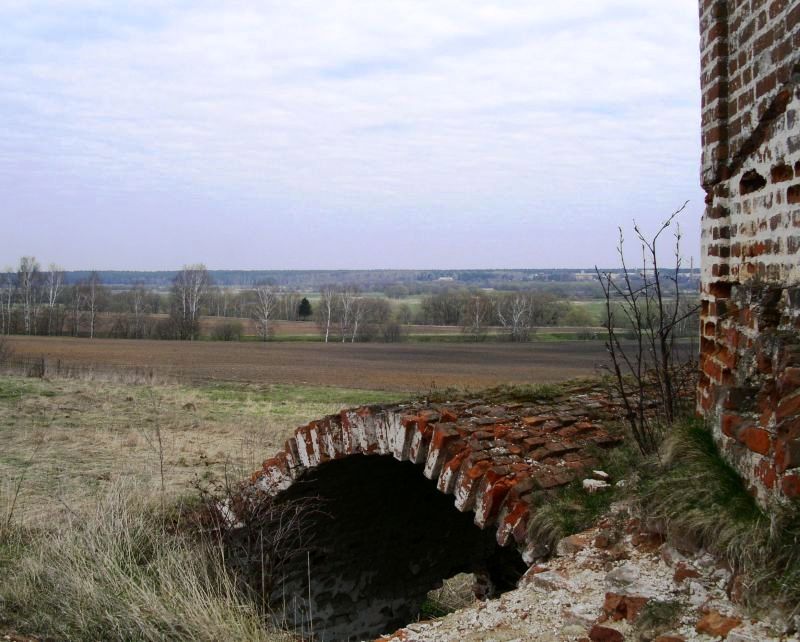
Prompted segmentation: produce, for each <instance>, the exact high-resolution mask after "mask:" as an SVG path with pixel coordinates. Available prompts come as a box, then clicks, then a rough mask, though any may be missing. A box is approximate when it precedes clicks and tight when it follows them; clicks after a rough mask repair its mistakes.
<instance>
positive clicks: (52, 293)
mask: <svg viewBox="0 0 800 642" xmlns="http://www.w3.org/2000/svg"><path fill="white" fill-rule="evenodd" d="M63 287H64V270H63V269H62V268H61V267H60V266H58V265H56V264H55V263H51V264H50V266H49V267H48V268H47V274H46V276H45V288H44V292H45V295H46V296H47V334H48V335H52V334H53V328H54V325H55V321H56V318H59V319H61V320H60V322H59V334H60V332H61V331H60V328H61V326H62V324H63V317H62V316H61V315H59V314H58V310H57V308H56V305H57V304H58V297H59V295H60V294H61V290H62V288H63Z"/></svg>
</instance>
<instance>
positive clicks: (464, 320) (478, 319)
mask: <svg viewBox="0 0 800 642" xmlns="http://www.w3.org/2000/svg"><path fill="white" fill-rule="evenodd" d="M491 308H492V305H491V302H490V301H489V297H487V296H486V295H485V294H482V293H480V292H473V293H472V294H470V296H469V297H468V298H467V299H466V300H465V301H464V308H463V310H462V316H461V329H462V330H463V331H464V332H465V333H467V334H470V335H472V338H473V339H474V340H475V341H482V340H483V339H485V338H486V330H487V328H486V326H487V324H488V322H489V316H490V314H491Z"/></svg>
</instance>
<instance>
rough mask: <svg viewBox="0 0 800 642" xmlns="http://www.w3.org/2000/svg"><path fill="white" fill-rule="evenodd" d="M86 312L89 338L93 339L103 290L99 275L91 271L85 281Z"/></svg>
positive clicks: (103, 296) (103, 299)
mask: <svg viewBox="0 0 800 642" xmlns="http://www.w3.org/2000/svg"><path fill="white" fill-rule="evenodd" d="M84 301H85V303H86V311H87V312H88V314H89V338H90V339H94V333H95V326H96V323H97V313H98V312H99V311H100V308H101V306H102V304H103V303H104V302H105V290H104V289H103V282H102V281H101V279H100V275H99V274H98V273H97V272H95V271H92V273H91V274H90V275H89V278H88V279H87V281H86V287H85V297H84Z"/></svg>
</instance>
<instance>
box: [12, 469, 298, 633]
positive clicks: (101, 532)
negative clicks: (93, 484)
mask: <svg viewBox="0 0 800 642" xmlns="http://www.w3.org/2000/svg"><path fill="white" fill-rule="evenodd" d="M171 524H172V526H171ZM0 539H2V542H0V551H6V554H7V558H6V560H5V563H4V564H3V566H4V568H2V570H3V575H4V577H3V581H2V583H0V622H2V621H5V622H6V623H8V624H11V625H12V626H14V627H16V628H18V629H21V630H25V631H29V632H31V633H35V634H38V635H44V636H51V637H55V638H57V639H69V640H78V641H80V640H101V639H102V640H209V641H210V640H224V639H230V640H256V641H271V640H288V639H290V638H289V636H288V635H285V634H282V633H281V632H276V631H271V630H268V629H267V628H266V627H265V625H264V619H263V617H262V614H260V613H258V612H257V610H256V608H255V607H254V606H253V604H252V603H250V602H249V601H247V600H246V599H245V598H243V597H242V596H240V594H239V593H237V589H236V582H235V579H234V578H232V577H231V576H230V575H229V573H228V572H227V571H226V569H225V565H224V559H223V553H222V551H221V549H219V548H217V547H216V546H214V545H213V544H210V543H198V542H197V541H195V540H194V539H190V538H188V537H186V536H183V535H180V534H177V533H176V532H175V529H174V522H172V521H171V520H168V519H167V518H166V517H165V516H164V515H163V514H162V513H160V512H159V511H158V510H156V509H154V508H153V507H152V506H151V505H150V504H148V503H147V502H146V501H144V500H142V499H140V498H139V497H138V496H137V494H136V493H135V492H133V491H132V489H131V488H130V487H129V486H125V485H117V486H115V487H114V488H113V489H112V490H111V491H110V492H108V494H107V495H105V496H104V497H103V498H102V499H101V501H100V502H99V503H98V505H97V507H96V509H95V510H94V511H93V512H92V513H91V514H88V515H86V516H77V515H75V516H73V518H72V519H71V520H69V521H68V522H67V523H66V524H63V525H59V526H56V527H55V528H54V529H53V530H51V531H47V532H42V531H39V532H36V533H26V534H23V533H22V532H21V530H20V528H19V527H17V528H16V529H14V528H6V529H5V530H4V531H3V532H2V533H0ZM25 540H27V541H25ZM12 553H13V554H12ZM9 558H10V559H9Z"/></svg>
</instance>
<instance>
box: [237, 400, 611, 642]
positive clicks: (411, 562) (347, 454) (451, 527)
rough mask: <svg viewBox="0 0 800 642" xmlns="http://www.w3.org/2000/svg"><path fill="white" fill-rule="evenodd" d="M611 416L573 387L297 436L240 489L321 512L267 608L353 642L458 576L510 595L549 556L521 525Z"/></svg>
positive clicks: (410, 408) (594, 445)
mask: <svg viewBox="0 0 800 642" xmlns="http://www.w3.org/2000/svg"><path fill="white" fill-rule="evenodd" d="M617 408H618V405H617V403H616V402H615V401H614V400H613V399H611V398H610V397H609V395H608V393H607V392H605V391H602V390H599V389H597V387H591V386H589V387H584V388H580V387H578V386H575V387H573V388H572V389H571V390H569V391H568V392H567V393H565V394H564V395H563V396H561V397H559V398H557V399H554V400H549V401H544V402H540V403H515V404H504V405H487V404H486V403H485V402H483V401H477V400H476V401H459V402H452V403H413V404H401V405H392V406H370V407H362V408H358V409H353V410H345V411H342V412H341V413H340V414H338V415H332V416H328V417H326V418H324V419H321V420H319V421H313V422H311V423H310V424H308V425H306V426H303V427H301V428H298V429H297V431H296V432H295V436H294V437H293V438H291V439H289V440H288V441H287V443H286V445H285V447H284V449H283V450H282V451H281V452H279V453H278V454H277V455H276V456H275V457H273V458H271V459H268V460H266V461H265V462H264V463H263V466H262V468H261V469H260V470H259V471H257V472H256V473H255V474H254V475H253V476H252V478H251V480H250V484H249V486H248V487H247V489H246V493H247V492H249V493H250V494H251V495H253V496H254V497H252V499H255V500H256V501H259V500H258V497H259V496H275V495H278V496H279V497H280V498H281V501H286V500H287V499H291V498H292V497H303V496H305V497H308V496H313V497H315V498H320V499H321V502H322V508H321V511H320V517H319V520H321V521H318V522H316V523H315V524H314V525H313V528H312V529H310V530H312V531H313V532H314V533H315V534H317V535H318V539H317V541H315V542H314V543H313V544H312V545H311V549H312V552H311V553H310V554H309V555H308V556H305V555H303V556H299V558H298V559H297V560H296V561H295V562H292V563H289V564H287V566H286V568H284V569H283V570H282V572H281V573H282V577H281V581H280V582H279V584H280V586H281V589H280V590H281V591H283V595H277V594H273V595H271V596H270V601H271V602H272V603H273V604H275V603H281V602H283V603H285V602H286V600H285V594H287V593H288V594H291V595H293V598H292V600H293V603H292V604H290V605H289V607H288V608H286V609H285V610H284V612H283V614H282V617H284V618H286V620H287V621H289V622H290V623H292V624H293V626H294V627H295V628H296V629H298V630H302V629H303V628H304V627H307V626H309V625H310V620H311V619H312V617H313V621H314V628H315V633H316V635H317V636H318V637H319V636H321V639H348V638H349V637H350V636H353V639H361V638H368V637H370V636H372V637H375V636H377V635H379V634H380V633H385V632H388V631H392V630H395V629H396V628H398V627H400V626H403V625H405V624H406V623H407V622H409V621H412V620H413V619H414V618H415V617H416V616H417V614H418V613H419V607H420V605H421V604H422V602H423V601H424V599H425V596H426V594H427V592H428V591H430V590H431V589H433V588H436V587H437V586H439V585H441V581H442V580H443V579H446V578H448V577H451V576H453V575H455V574H457V573H460V572H472V573H476V574H478V575H479V576H481V577H482V578H484V579H485V581H486V582H488V584H489V585H490V587H491V588H490V589H489V590H488V592H487V594H491V593H492V589H494V591H495V592H497V591H504V590H509V589H511V588H514V587H515V585H516V582H517V580H518V579H519V577H520V576H521V575H522V573H524V571H525V570H526V568H527V564H529V563H530V562H531V561H532V560H533V559H536V558H538V557H541V556H543V555H546V554H547V553H548V552H549V551H547V550H546V549H542V547H541V546H540V545H537V543H536V542H532V541H530V540H529V539H528V529H527V522H528V517H529V516H530V515H531V513H532V512H533V511H535V510H536V507H537V506H538V505H540V504H541V503H542V502H543V501H546V497H547V494H548V493H549V492H550V491H551V490H552V489H556V488H559V487H561V486H564V485H566V484H568V483H570V482H571V481H573V480H575V479H576V478H578V479H581V478H582V476H585V475H587V474H588V475H591V474H592V469H593V468H595V467H597V465H598V461H597V455H598V453H599V452H600V450H599V449H602V448H608V447H612V446H614V445H617V444H619V443H620V442H621V441H622V438H621V436H619V435H617V434H614V433H611V432H609V430H608V428H607V427H606V426H605V425H604V424H607V423H609V422H608V421H607V420H608V419H609V418H610V417H611V416H612V415H614V414H615V412H616V410H617ZM309 568H310V571H309ZM309 578H310V585H311V586H310V587H309ZM298 596H300V597H299V598H298ZM306 596H308V599H306ZM298 600H299V602H298ZM309 603H310V604H309Z"/></svg>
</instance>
